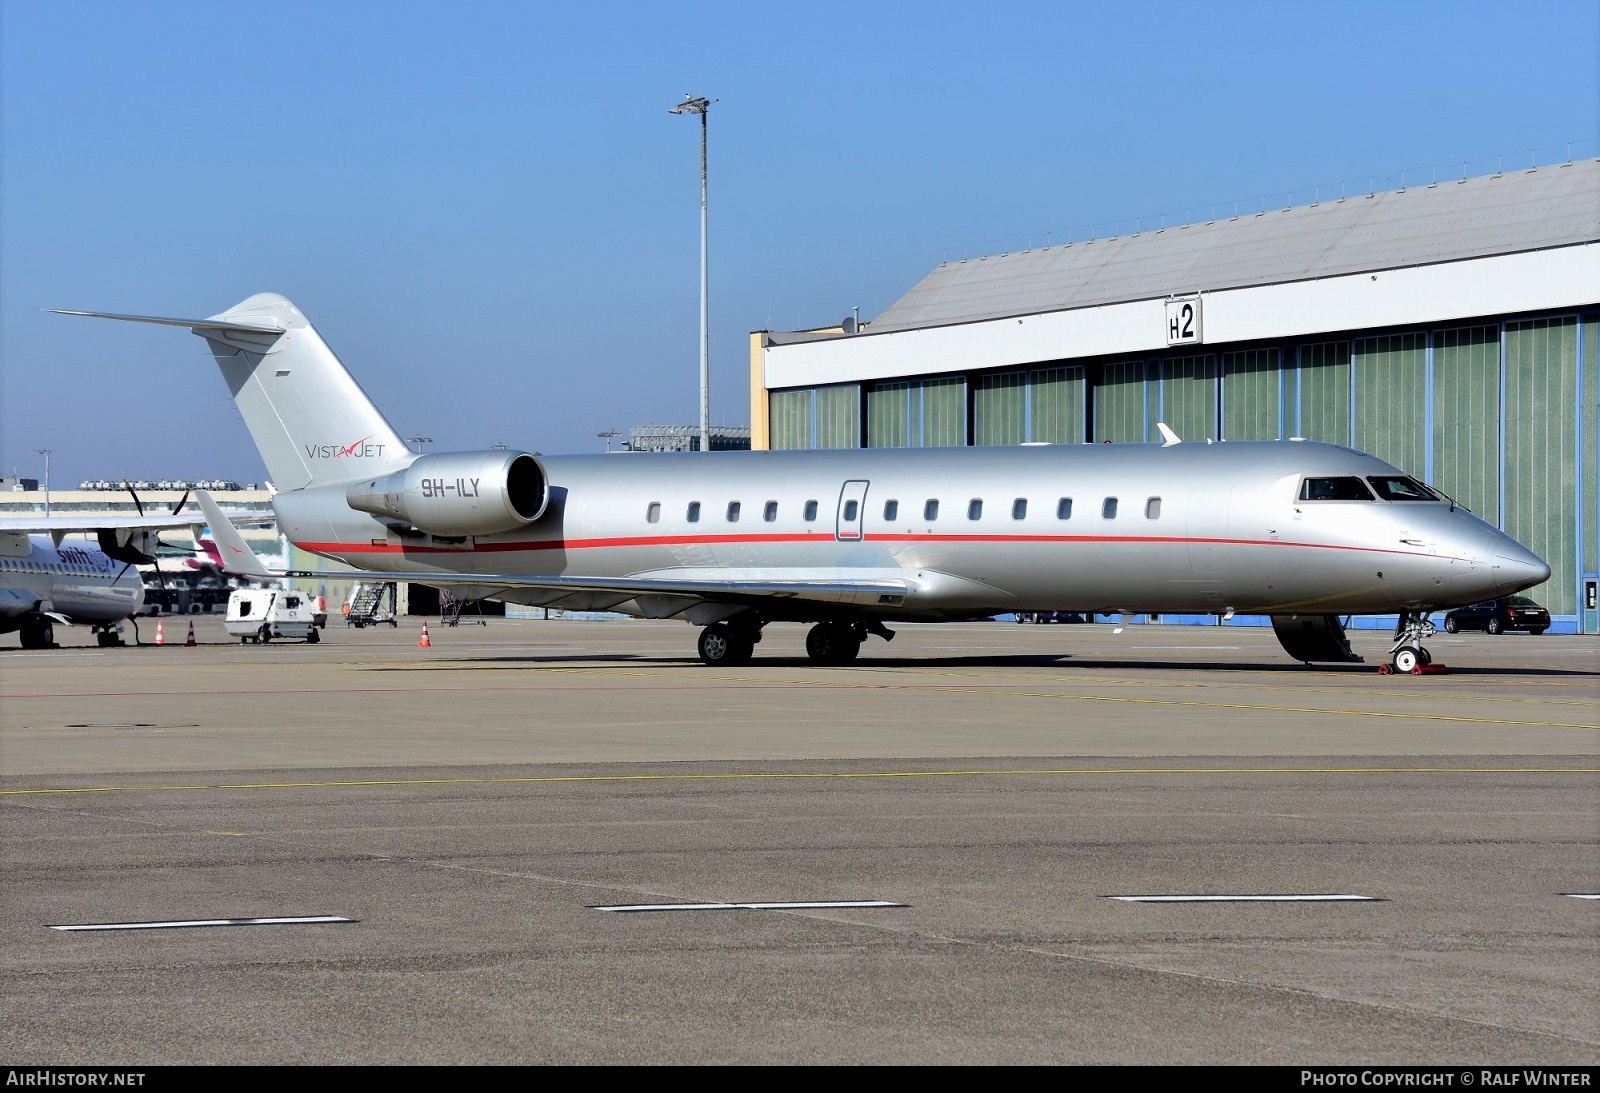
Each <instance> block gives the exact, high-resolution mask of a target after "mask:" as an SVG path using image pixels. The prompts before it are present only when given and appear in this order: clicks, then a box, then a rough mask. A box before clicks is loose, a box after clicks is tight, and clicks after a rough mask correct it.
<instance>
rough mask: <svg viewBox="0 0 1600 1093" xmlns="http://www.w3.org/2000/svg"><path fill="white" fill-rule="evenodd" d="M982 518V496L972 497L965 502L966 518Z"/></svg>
mask: <svg viewBox="0 0 1600 1093" xmlns="http://www.w3.org/2000/svg"><path fill="white" fill-rule="evenodd" d="M982 518H983V498H981V497H974V498H973V499H972V500H971V501H968V502H967V519H968V520H981V519H982Z"/></svg>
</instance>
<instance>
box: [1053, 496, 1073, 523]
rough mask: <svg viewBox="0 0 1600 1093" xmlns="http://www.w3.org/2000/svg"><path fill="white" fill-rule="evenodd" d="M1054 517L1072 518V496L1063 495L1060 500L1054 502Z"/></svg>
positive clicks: (1061, 518)
mask: <svg viewBox="0 0 1600 1093" xmlns="http://www.w3.org/2000/svg"><path fill="white" fill-rule="evenodd" d="M1056 519H1057V520H1070V519H1072V498H1070V497H1063V498H1062V499H1061V500H1059V501H1057V502H1056Z"/></svg>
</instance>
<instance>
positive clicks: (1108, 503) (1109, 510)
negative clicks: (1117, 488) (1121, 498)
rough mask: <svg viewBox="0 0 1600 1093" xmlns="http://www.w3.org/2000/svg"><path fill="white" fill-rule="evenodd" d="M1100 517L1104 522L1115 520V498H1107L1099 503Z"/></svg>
mask: <svg viewBox="0 0 1600 1093" xmlns="http://www.w3.org/2000/svg"><path fill="white" fill-rule="evenodd" d="M1100 516H1101V518H1102V519H1105V520H1115V519H1116V518H1117V499H1116V498H1115V497H1107V498H1106V499H1105V501H1104V502H1102V503H1101V505H1100Z"/></svg>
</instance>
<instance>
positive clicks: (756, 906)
mask: <svg viewBox="0 0 1600 1093" xmlns="http://www.w3.org/2000/svg"><path fill="white" fill-rule="evenodd" d="M909 906H911V905H910V904H909V903H891V902H889V901H888V900H882V899H835V900H815V901H807V902H799V903H623V904H618V905H616V906H614V907H591V908H589V909H590V910H591V911H816V910H827V909H829V908H838V907H909Z"/></svg>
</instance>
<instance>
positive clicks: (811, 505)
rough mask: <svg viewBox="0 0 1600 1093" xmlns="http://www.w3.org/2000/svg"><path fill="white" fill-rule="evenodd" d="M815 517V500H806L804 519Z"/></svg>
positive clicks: (813, 518)
mask: <svg viewBox="0 0 1600 1093" xmlns="http://www.w3.org/2000/svg"><path fill="white" fill-rule="evenodd" d="M816 518H817V503H816V502H815V501H807V502H806V519H807V520H808V521H809V520H815V519H816Z"/></svg>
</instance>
